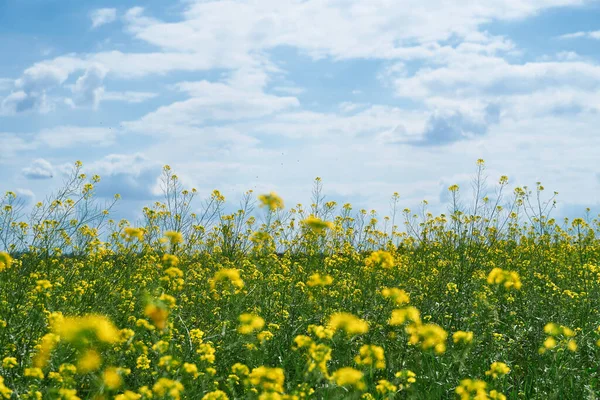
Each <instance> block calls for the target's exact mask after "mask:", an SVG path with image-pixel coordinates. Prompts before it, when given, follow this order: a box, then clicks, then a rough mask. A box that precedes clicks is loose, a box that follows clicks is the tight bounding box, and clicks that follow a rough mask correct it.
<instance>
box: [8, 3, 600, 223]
mask: <svg viewBox="0 0 600 400" xmlns="http://www.w3.org/2000/svg"><path fill="white" fill-rule="evenodd" d="M165 4H167V3H166V2H164V1H145V2H136V1H126V2H123V1H108V0H94V1H85V2H82V1H78V0H2V1H0V55H2V57H0V190H2V191H5V190H16V191H18V193H20V194H21V195H22V196H24V197H26V198H28V199H29V200H30V201H33V200H40V199H43V198H44V196H45V195H46V194H47V193H49V191H51V190H52V189H55V188H57V187H59V186H60V184H61V181H62V179H63V178H62V176H63V173H64V171H65V170H66V169H67V168H68V165H71V164H72V163H73V162H74V161H75V160H81V161H83V163H84V165H85V168H86V170H87V171H88V172H90V173H98V174H100V175H101V176H102V178H103V181H102V183H101V184H100V186H99V187H98V190H99V192H98V193H99V194H100V195H102V196H104V195H106V196H108V195H110V194H111V193H113V192H119V193H120V194H121V195H122V197H123V201H122V203H121V205H120V208H119V213H120V214H121V215H123V216H126V217H129V218H135V217H136V216H137V215H138V211H139V209H140V207H141V205H142V204H145V203H146V204H147V203H150V202H151V201H153V200H154V199H155V197H156V195H157V194H158V186H157V178H158V175H159V174H160V169H161V166H162V165H164V164H170V165H171V166H172V167H173V169H174V170H175V172H176V173H177V174H178V175H179V176H180V177H181V178H182V180H183V182H184V184H185V185H186V186H190V187H192V186H193V187H196V188H198V190H199V191H200V192H201V193H202V194H205V195H206V194H208V193H210V191H212V189H215V188H218V189H220V190H221V191H222V192H223V193H224V194H225V195H226V196H227V197H228V198H229V199H231V200H232V201H234V202H235V200H236V199H238V198H239V197H240V195H241V194H242V193H243V192H244V191H246V190H248V189H253V190H255V191H256V192H258V193H261V192H266V191H271V190H274V191H277V192H278V193H280V194H281V195H282V196H283V197H284V199H286V200H287V202H288V204H295V203H297V202H302V203H308V201H309V198H310V188H311V185H312V181H313V179H314V178H315V177H316V176H321V177H322V178H323V181H324V185H325V193H326V195H327V196H328V198H329V199H332V200H336V201H338V202H347V201H349V202H352V203H353V204H355V205H356V206H357V207H365V208H375V209H377V210H378V211H380V212H382V213H386V212H387V210H388V200H389V198H390V196H391V195H392V193H394V192H399V193H400V196H401V199H402V201H401V205H402V206H403V207H415V206H416V205H417V204H418V203H419V202H420V201H421V200H423V199H427V200H428V201H429V202H430V203H431V204H432V206H433V207H434V209H436V207H437V209H438V210H439V211H443V209H444V208H443V206H441V201H442V200H443V199H444V197H445V196H444V194H443V193H444V191H445V190H446V188H447V187H448V186H449V185H451V184H454V183H458V184H459V185H461V187H465V188H468V186H469V182H470V179H471V177H472V174H473V172H474V168H475V161H476V160H477V159H478V158H483V159H485V160H486V163H487V168H488V169H487V174H488V175H489V178H490V180H491V181H496V180H497V179H498V177H499V176H500V175H508V176H509V178H510V182H511V185H512V186H514V185H530V186H534V184H535V182H536V181H538V180H541V181H542V182H543V183H544V184H545V186H546V187H547V188H548V189H549V190H552V191H554V190H556V191H558V192H559V193H560V195H559V207H560V208H559V210H558V213H559V214H561V213H562V214H561V215H567V214H568V215H573V214H580V213H582V212H583V210H584V208H585V207H588V206H589V207H592V208H594V209H595V210H598V208H599V205H600V167H599V166H598V165H600V163H598V162H597V160H598V150H599V149H600V134H599V132H598V126H599V125H600V1H590V0H588V1H586V0H518V1H517V0H494V1H486V2H472V1H467V0H464V1H455V2H447V1H443V0H427V1H423V0H407V1H406V2H402V5H401V6H400V5H399V3H398V2H395V1H390V0H370V1H368V2H367V1H353V0H319V1H317V0H302V1H300V0H237V1H236V0H221V1H217V0H182V1H174V2H168V5H165Z"/></svg>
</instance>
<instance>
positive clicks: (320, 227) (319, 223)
mask: <svg viewBox="0 0 600 400" xmlns="http://www.w3.org/2000/svg"><path fill="white" fill-rule="evenodd" d="M302 223H303V224H304V225H305V226H307V227H308V228H309V229H311V230H312V231H313V232H316V233H321V232H323V231H325V230H326V229H331V228H333V223H332V222H329V221H323V220H322V219H320V218H317V217H315V216H313V215H311V216H309V217H308V218H306V219H305V220H304V221H302Z"/></svg>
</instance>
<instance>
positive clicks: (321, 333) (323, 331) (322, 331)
mask: <svg viewBox="0 0 600 400" xmlns="http://www.w3.org/2000/svg"><path fill="white" fill-rule="evenodd" d="M308 333H312V334H313V335H315V336H316V337H318V338H319V339H331V338H332V337H333V334H334V333H335V331H334V330H333V329H331V328H329V327H324V326H322V325H312V324H311V325H309V326H308Z"/></svg>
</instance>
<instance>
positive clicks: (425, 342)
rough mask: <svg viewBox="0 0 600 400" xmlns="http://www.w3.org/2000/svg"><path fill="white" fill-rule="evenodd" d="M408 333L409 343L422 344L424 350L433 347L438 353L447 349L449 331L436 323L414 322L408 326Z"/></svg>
mask: <svg viewBox="0 0 600 400" xmlns="http://www.w3.org/2000/svg"><path fill="white" fill-rule="evenodd" d="M406 333H408V334H409V335H410V337H409V339H408V343H409V344H412V345H417V344H420V345H421V348H422V349H423V350H428V349H431V348H433V349H434V350H435V352H436V353H438V354H441V353H443V352H445V351H446V338H447V337H448V333H447V332H446V331H445V330H444V329H443V328H442V327H440V326H438V325H436V324H423V325H420V324H412V325H409V326H407V327H406Z"/></svg>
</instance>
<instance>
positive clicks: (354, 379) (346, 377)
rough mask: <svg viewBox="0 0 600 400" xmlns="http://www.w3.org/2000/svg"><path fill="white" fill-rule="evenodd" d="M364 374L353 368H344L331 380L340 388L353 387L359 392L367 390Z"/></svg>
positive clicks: (334, 374)
mask: <svg viewBox="0 0 600 400" xmlns="http://www.w3.org/2000/svg"><path fill="white" fill-rule="evenodd" d="M363 377H364V374H363V373H362V372H360V371H359V370H357V369H354V368H352V367H344V368H340V369H338V370H337V371H335V372H334V373H333V374H332V375H331V378H332V380H333V381H334V382H335V383H336V385H338V386H351V387H354V388H355V389H357V390H365V389H366V387H367V385H366V384H365V381H364V379H363Z"/></svg>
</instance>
